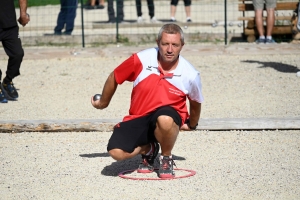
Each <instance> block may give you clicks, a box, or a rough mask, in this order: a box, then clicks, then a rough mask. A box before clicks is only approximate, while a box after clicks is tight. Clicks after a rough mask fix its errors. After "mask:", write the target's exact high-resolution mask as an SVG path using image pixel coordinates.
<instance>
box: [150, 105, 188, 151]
mask: <svg viewBox="0 0 300 200" xmlns="http://www.w3.org/2000/svg"><path fill="white" fill-rule="evenodd" d="M154 122H155V124H154V125H153V127H154V136H155V138H156V140H157V141H158V142H159V143H160V146H161V155H163V156H170V155H171V151H172V149H173V147H174V144H175V141H176V139H177V136H178V133H179V127H180V126H181V123H182V122H181V117H180V115H179V114H178V113H177V111H176V110H175V109H174V108H172V107H171V106H164V107H161V108H158V109H157V110H156V111H155V113H154V115H153V117H152V123H154Z"/></svg>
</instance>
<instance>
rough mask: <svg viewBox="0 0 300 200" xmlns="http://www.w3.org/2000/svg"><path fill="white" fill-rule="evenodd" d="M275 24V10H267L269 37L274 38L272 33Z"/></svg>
mask: <svg viewBox="0 0 300 200" xmlns="http://www.w3.org/2000/svg"><path fill="white" fill-rule="evenodd" d="M274 23H275V11H274V8H269V9H267V36H272V31H273V27H274Z"/></svg>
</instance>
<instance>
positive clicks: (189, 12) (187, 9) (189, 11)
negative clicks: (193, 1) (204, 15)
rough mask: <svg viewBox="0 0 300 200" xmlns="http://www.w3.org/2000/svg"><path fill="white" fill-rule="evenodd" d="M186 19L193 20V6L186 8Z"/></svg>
mask: <svg viewBox="0 0 300 200" xmlns="http://www.w3.org/2000/svg"><path fill="white" fill-rule="evenodd" d="M185 14H186V18H191V6H185Z"/></svg>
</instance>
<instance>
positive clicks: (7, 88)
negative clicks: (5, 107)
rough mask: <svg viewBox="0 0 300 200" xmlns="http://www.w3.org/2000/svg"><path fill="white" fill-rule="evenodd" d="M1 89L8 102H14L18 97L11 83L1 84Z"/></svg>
mask: <svg viewBox="0 0 300 200" xmlns="http://www.w3.org/2000/svg"><path fill="white" fill-rule="evenodd" d="M1 89H2V91H3V93H4V95H5V97H6V98H7V99H9V100H16V99H17V98H18V97H19V94H18V92H17V90H16V88H15V87H14V84H13V82H10V83H2V84H1Z"/></svg>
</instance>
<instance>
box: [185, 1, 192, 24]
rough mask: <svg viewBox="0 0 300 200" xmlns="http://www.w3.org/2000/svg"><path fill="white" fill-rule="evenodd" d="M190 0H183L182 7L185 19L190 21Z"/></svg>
mask: <svg viewBox="0 0 300 200" xmlns="http://www.w3.org/2000/svg"><path fill="white" fill-rule="evenodd" d="M191 4H192V1H191V0H184V8H185V14H186V20H187V21H188V22H191Z"/></svg>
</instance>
